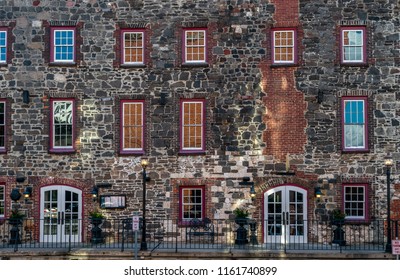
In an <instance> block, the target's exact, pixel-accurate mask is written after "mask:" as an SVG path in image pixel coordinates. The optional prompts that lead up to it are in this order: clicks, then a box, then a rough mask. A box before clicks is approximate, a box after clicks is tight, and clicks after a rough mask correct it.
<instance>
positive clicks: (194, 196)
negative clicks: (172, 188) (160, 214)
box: [179, 186, 205, 222]
mask: <svg viewBox="0 0 400 280" xmlns="http://www.w3.org/2000/svg"><path fill="white" fill-rule="evenodd" d="M204 218H205V187H204V186H181V187H180V188H179V220H180V221H182V222H185V221H190V220H191V219H199V220H202V219H204Z"/></svg>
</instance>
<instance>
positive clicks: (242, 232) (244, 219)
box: [233, 207, 249, 245]
mask: <svg viewBox="0 0 400 280" xmlns="http://www.w3.org/2000/svg"><path fill="white" fill-rule="evenodd" d="M233 214H235V222H236V223H237V224H238V225H239V228H238V229H237V230H236V239H235V244H238V245H242V244H247V243H248V240H247V229H246V228H245V227H244V225H246V224H247V223H248V217H249V211H248V210H246V209H244V208H240V207H238V208H236V209H235V210H233Z"/></svg>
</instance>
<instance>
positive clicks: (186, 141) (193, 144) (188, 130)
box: [182, 102, 204, 150]
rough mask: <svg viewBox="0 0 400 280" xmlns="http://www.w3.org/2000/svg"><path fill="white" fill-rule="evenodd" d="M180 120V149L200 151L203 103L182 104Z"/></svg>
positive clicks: (201, 146)
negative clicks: (181, 125)
mask: <svg viewBox="0 0 400 280" xmlns="http://www.w3.org/2000/svg"><path fill="white" fill-rule="evenodd" d="M182 118H183V120H182V124H183V127H182V149H197V150H200V149H202V148H203V130H204V126H203V102H183V103H182Z"/></svg>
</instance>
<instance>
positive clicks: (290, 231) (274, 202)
mask: <svg viewBox="0 0 400 280" xmlns="http://www.w3.org/2000/svg"><path fill="white" fill-rule="evenodd" d="M264 242H265V243H274V244H288V243H305V242H307V191H306V190H305V189H303V188H300V187H296V186H293V185H283V186H278V187H275V188H273V189H270V190H268V191H266V192H265V193H264Z"/></svg>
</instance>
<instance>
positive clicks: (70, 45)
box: [50, 27, 76, 63]
mask: <svg viewBox="0 0 400 280" xmlns="http://www.w3.org/2000/svg"><path fill="white" fill-rule="evenodd" d="M50 62H51V63H76V27H51V28H50Z"/></svg>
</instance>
